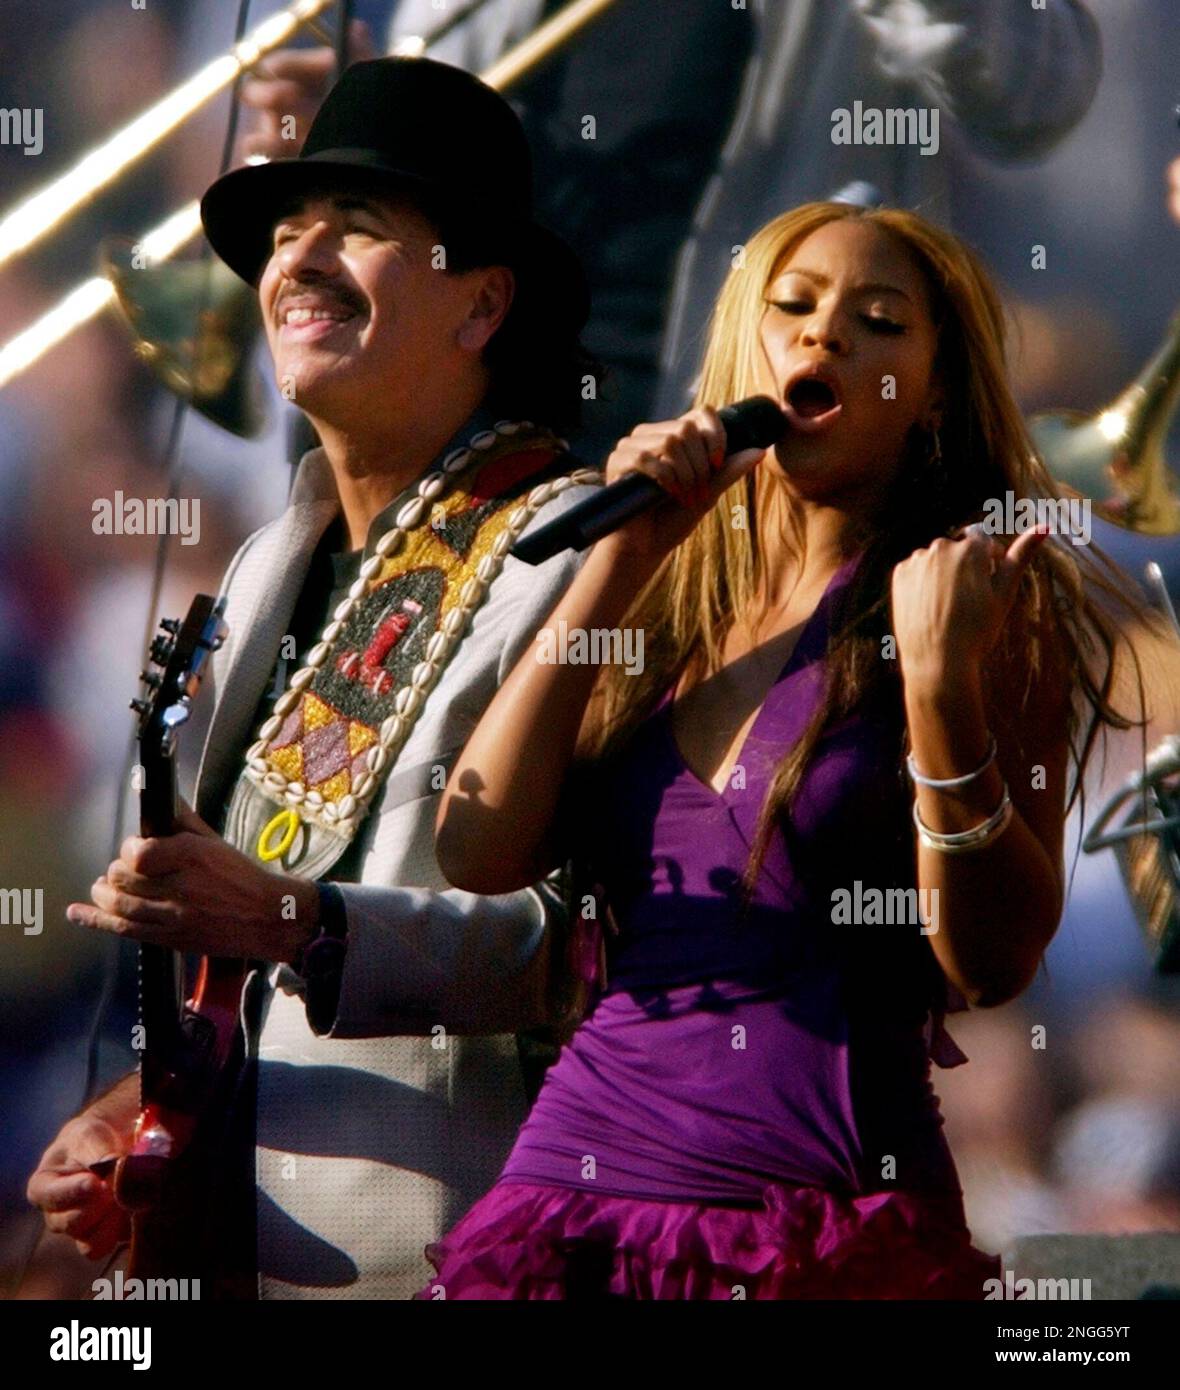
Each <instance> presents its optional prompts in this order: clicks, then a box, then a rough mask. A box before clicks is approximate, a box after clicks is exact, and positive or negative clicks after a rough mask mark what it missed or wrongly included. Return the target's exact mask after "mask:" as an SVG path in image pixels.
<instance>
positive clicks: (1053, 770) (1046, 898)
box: [905, 661, 1069, 1008]
mask: <svg viewBox="0 0 1180 1390" xmlns="http://www.w3.org/2000/svg"><path fill="white" fill-rule="evenodd" d="M1021 683H1022V682H1021V679H1020V673H1018V672H1015V671H1011V670H1004V671H1001V672H999V673H997V676H996V691H997V693H996V698H995V699H993V700H989V699H988V698H987V695H986V694H985V692H984V689H983V682H982V679H981V677H980V675H979V673H978V672H977V671H965V672H964V671H960V672H958V673H955V672H950V671H945V672H943V673H942V674H941V676H935V675H933V674H929V675H926V676H923V677H921V678H916V679H914V680H912V681H911V680H907V682H906V689H905V707H906V717H907V721H908V725H909V734H910V744H911V748H912V751H913V756H914V762H915V764H916V765H917V767H918V769H919V770H920V771H921V772H923V773H924V774H925V775H926V776H928V777H955V776H959V775H960V774H961V773H963V772H967V771H970V770H971V769H972V768H975V767H978V766H979V765H980V764H981V763H982V762H983V760H984V758H985V757H986V756H987V751H988V746H989V744H988V737H989V734H994V736H995V739H996V758H995V761H994V762H993V763H992V765H991V766H990V767H989V768H988V769H987V771H986V773H985V774H984V775H983V776H981V777H978V778H976V779H975V780H974V781H973V782H970V783H968V784H967V786H966V787H963V788H961V789H954V790H944V789H940V788H934V787H925V786H921V785H918V786H917V787H916V788H915V790H916V793H917V798H918V814H919V815H920V816H921V818H922V821H923V823H924V824H925V825H927V826H929V828H930V829H931V830H935V831H940V832H942V833H951V832H954V831H960V830H967V829H970V828H971V827H972V826H975V825H978V824H979V823H980V822H981V821H983V820H986V818H987V817H988V816H990V815H991V814H992V812H993V811H995V809H996V807H997V806H998V805H999V804H1000V797H1001V794H1002V782H1006V783H1007V785H1008V794H1009V796H1010V798H1011V801H1012V807H1013V814H1012V819H1011V821H1010V822H1009V824H1008V826H1007V828H1006V829H1005V830H1004V832H1003V833H1002V834H1001V835H999V836H998V837H997V838H996V839H994V840H992V841H991V843H990V844H988V845H986V846H985V847H984V848H982V849H979V850H974V851H971V852H970V853H966V854H946V853H944V852H942V851H940V850H936V849H930V848H928V847H927V846H925V845H922V844H921V843H919V845H918V851H917V853H918V884H919V887H920V888H921V889H934V890H936V891H937V893H938V897H937V899H936V901H937V904H938V916H937V925H938V930H937V931H936V932H934V933H932V934H931V935H930V936H929V938H928V940H929V942H930V946H931V949H932V950H933V951H934V954H935V957H936V958H937V960H938V962H939V964H940V965H941V966H942V969H943V971H944V973H945V974H946V976H947V978H948V979H949V980H950V981H951V982H952V983H953V984H954V985H956V986H957V988H958V989H959V990H960V991H961V992H962V993H963V995H964V997H965V998H966V999H967V1001H968V1003H969V1004H972V1005H973V1006H975V1007H980V1008H987V1007H991V1006H994V1005H998V1004H1005V1003H1007V1002H1008V1001H1009V1000H1011V999H1015V998H1016V997H1017V996H1018V995H1019V994H1021V993H1023V992H1024V990H1025V989H1026V988H1027V987H1028V985H1029V984H1030V983H1031V982H1032V979H1033V977H1034V975H1035V974H1036V969H1037V966H1038V964H1039V963H1040V960H1041V957H1042V956H1043V955H1044V953H1045V949H1046V947H1047V946H1048V944H1049V942H1050V940H1051V939H1052V936H1053V933H1054V932H1055V931H1056V930H1057V925H1058V923H1059V921H1060V919H1061V912H1062V908H1063V905H1064V895H1065V873H1064V865H1063V859H1062V841H1063V836H1064V825H1065V810H1064V807H1065V779H1066V769H1067V760H1068V746H1067V742H1066V714H1067V711H1068V703H1069V686H1068V683H1067V680H1066V676H1065V672H1064V668H1063V666H1062V664H1061V663H1060V661H1056V662H1052V663H1050V665H1049V666H1048V668H1047V669H1046V670H1045V671H1043V672H1042V673H1041V675H1040V677H1039V678H1038V679H1037V681H1036V682H1035V683H1034V686H1033V690H1032V692H1031V694H1030V698H1029V702H1028V704H1027V706H1026V707H1025V708H1024V710H1023V711H1022V712H1021V713H1020V716H1019V719H1020V731H1021V732H1020V738H1019V740H1018V739H1017V737H1016V735H1015V730H1014V727H1013V723H1014V721H1013V719H1012V717H1011V716H1012V713H1013V712H1014V711H1016V709H1017V700H1018V698H1019V691H1020V687H1021ZM1005 711H1007V717H1005ZM1022 746H1023V751H1022ZM932 901H934V900H933V899H932Z"/></svg>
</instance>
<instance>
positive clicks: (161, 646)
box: [150, 637, 176, 666]
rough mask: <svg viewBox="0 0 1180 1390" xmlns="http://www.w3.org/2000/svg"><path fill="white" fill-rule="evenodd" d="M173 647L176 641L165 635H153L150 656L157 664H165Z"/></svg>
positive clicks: (169, 658)
mask: <svg viewBox="0 0 1180 1390" xmlns="http://www.w3.org/2000/svg"><path fill="white" fill-rule="evenodd" d="M175 649H176V643H175V642H170V641H169V640H168V638H167V637H153V638H152V646H151V652H150V656H151V658H152V660H153V661H154V662H155V663H156V665H157V666H167V665H168V662H169V661H170V660H171V659H172V653H173V651H175Z"/></svg>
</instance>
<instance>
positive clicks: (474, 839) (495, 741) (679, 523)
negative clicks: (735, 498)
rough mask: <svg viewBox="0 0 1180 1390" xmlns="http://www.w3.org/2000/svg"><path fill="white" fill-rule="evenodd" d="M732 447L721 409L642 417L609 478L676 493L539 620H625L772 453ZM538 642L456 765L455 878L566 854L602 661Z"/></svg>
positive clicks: (446, 846)
mask: <svg viewBox="0 0 1180 1390" xmlns="http://www.w3.org/2000/svg"><path fill="white" fill-rule="evenodd" d="M762 452H763V451H762V450H758V449H747V450H744V451H743V452H741V453H738V454H735V455H733V456H732V457H730V458H729V459H726V458H725V428H724V426H723V425H722V424H721V422H720V420H719V419H718V416H717V414H716V412H715V411H713V410H709V409H705V410H696V411H692V412H690V413H689V414H687V415H684V416H681V418H680V419H678V420H670V421H663V422H660V423H656V424H644V425H640V426H638V427H637V428H636V429H635V430H634V431H633V432H632V434H630V435H628V437H627V438H626V439H624V440H622V441H621V442H620V444H619V446H618V448H617V449H616V450H615V452H614V453H613V454H612V455H611V456H610V459H609V460H608V461H607V467H606V482H607V483H608V484H610V483H611V482H614V481H616V480H617V479H618V478H619V477H620V476H622V474H624V473H627V472H631V471H638V472H642V473H646V474H647V475H648V476H649V477H651V478H654V479H655V481H656V482H658V483H659V484H660V486H661V487H663V488H664V489H665V490H666V491H667V492H669V493H670V494H671V495H672V497H674V498H675V499H676V504H675V505H674V504H673V503H672V502H665V503H664V504H662V505H660V506H657V507H654V508H652V509H651V510H649V511H647V512H645V513H643V514H642V515H641V516H639V517H637V518H635V519H634V520H633V521H631V522H629V523H628V524H627V525H626V526H624V527H622V528H620V529H619V530H618V531H616V532H614V534H613V535H610V536H607V537H605V538H604V539H603V540H601V541H599V542H598V543H597V545H595V546H594V548H593V550H591V552H590V556H589V558H588V559H587V560H586V562H585V564H584V565H583V566H582V568H581V569H580V570H579V571H578V574H577V577H576V578H575V579H574V581H573V583H572V584H571V585H570V587H569V588H568V589H567V590H566V592H565V594H564V595H563V596H562V598H561V599H560V600H559V602H558V603H557V605H556V606H555V607H554V609H553V611H552V612H551V613H550V615H549V617H548V619H547V620H546V622H545V624H544V627H543V628H541V629H540V631H542V632H544V631H546V630H549V631H550V632H553V633H560V632H562V631H563V629H562V627H561V625H562V624H563V623H564V624H565V627H564V632H565V633H566V634H567V635H569V634H571V633H572V632H573V631H574V630H575V629H580V630H581V631H584V632H589V631H591V630H592V629H594V628H608V629H609V628H614V627H616V626H617V625H618V623H619V621H620V620H621V619H622V618H623V617H624V615H625V614H626V613H627V610H628V609H629V608H630V607H631V605H632V603H633V602H634V600H635V597H636V595H637V594H638V593H639V591H640V590H641V589H642V588H643V586H644V585H645V584H646V583H647V581H648V580H649V579H650V578H651V577H652V575H653V574H654V573H655V571H656V570H657V569H658V567H659V565H660V563H661V561H662V560H663V558H664V557H665V556H666V555H667V554H668V552H669V551H670V550H671V549H673V548H674V547H675V546H677V545H679V544H680V542H681V541H683V540H684V538H685V537H686V536H687V535H688V534H689V532H691V531H692V529H693V527H694V526H696V524H697V522H698V521H699V520H700V519H701V517H702V516H704V514H705V512H706V511H708V510H709V508H711V507H712V506H713V504H714V503H715V502H716V500H717V499H718V498H719V497H720V496H721V494H722V493H723V492H724V491H725V490H726V489H727V488H728V487H730V486H732V484H733V483H735V482H736V481H737V480H738V478H740V477H742V476H743V475H744V474H745V473H747V472H748V471H749V470H750V469H751V468H752V467H753V466H754V465H755V464H756V463H757V462H758V460H759V459H760V458H761V457H762ZM541 654H542V650H541V648H539V647H538V646H537V645H535V644H534V645H533V646H532V647H530V649H528V650H527V651H526V652H525V653H524V655H523V656H522V657H521V659H520V660H519V661H518V662H517V664H516V666H515V667H514V668H513V670H512V673H511V674H510V675H509V677H508V679H507V680H506V681H505V682H504V684H503V685H502V686H501V687H500V689H499V690H498V691H497V692H496V695H495V698H494V699H493V700H492V703H491V704H490V705H489V706H488V707H487V709H486V710H485V711H484V714H483V717H482V718H481V719H480V721H479V723H478V724H477V725H476V728H475V732H474V733H473V734H472V736H471V738H470V739H469V740H468V743H467V746H466V747H465V748H464V749H463V752H462V754H461V755H460V756H459V759H458V760H457V762H456V763H455V765H454V766H453V768H452V769H451V774H450V776H449V777H448V779H447V787H446V790H445V792H444V793H443V796H442V799H441V801H440V803H439V809H438V817H437V819H436V821H435V852H436V854H437V856H438V862H439V867H440V868H441V869H442V871H443V873H444V874H445V875H446V877H447V879H448V880H449V881H450V882H451V883H452V884H454V885H455V887H456V888H465V889H467V890H468V891H469V892H472V893H509V892H513V891H514V890H516V889H518V888H524V887H527V886H528V885H529V884H531V883H535V882H536V881H537V880H538V879H540V878H542V877H544V876H545V874H547V873H549V872H550V871H551V870H552V869H553V868H554V867H555V866H556V865H557V864H559V863H561V862H562V861H563V860H564V859H565V858H566V857H567V852H568V848H569V847H567V846H565V845H562V844H559V843H557V831H556V828H555V827H556V823H557V813H558V808H559V803H560V799H561V795H562V791H563V789H564V788H565V786H566V775H567V772H568V771H569V768H570V764H571V762H572V761H573V759H574V755H575V752H576V750H577V745H578V736H579V733H580V732H581V729H582V725H583V718H584V715H585V712H586V706H587V702H588V701H589V699H590V694H591V691H592V689H593V686H594V683H595V680H596V678H597V675H598V664H597V663H590V662H587V663H585V664H578V665H572V664H568V663H564V664H563V663H561V662H542V661H541V660H539V659H538V658H539V657H540V656H541Z"/></svg>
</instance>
